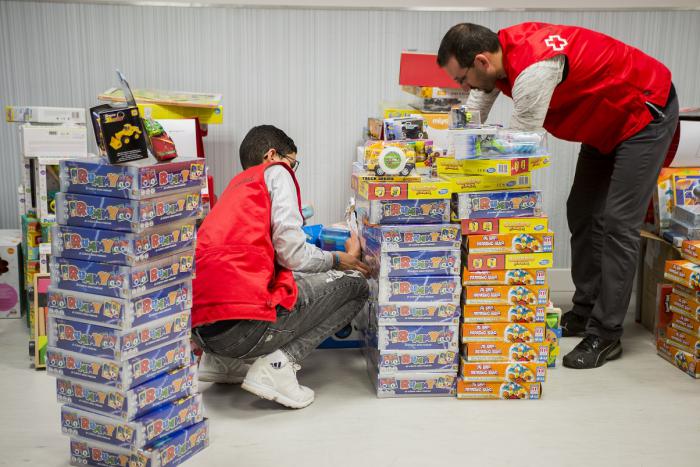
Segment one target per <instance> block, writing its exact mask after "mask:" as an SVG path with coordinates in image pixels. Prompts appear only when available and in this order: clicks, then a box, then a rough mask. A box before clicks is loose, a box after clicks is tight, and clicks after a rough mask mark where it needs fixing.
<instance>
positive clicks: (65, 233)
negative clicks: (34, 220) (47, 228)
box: [51, 218, 195, 266]
mask: <svg viewBox="0 0 700 467" xmlns="http://www.w3.org/2000/svg"><path fill="white" fill-rule="evenodd" d="M51 235H52V238H53V241H52V242H51V247H52V248H51V251H52V254H53V255H54V256H61V257H63V258H72V259H82V260H85V261H98V262H101V263H110V264H123V265H126V266H133V265H135V264H139V263H143V262H145V261H148V260H152V259H155V258H158V257H161V256H165V255H168V254H173V253H175V252H178V251H183V250H187V249H192V248H194V239H195V219H194V218H192V219H186V220H183V221H180V222H177V223H173V224H167V225H163V226H159V227H153V228H151V229H148V230H144V231H143V232H141V233H129V232H118V231H114V230H102V229H93V228H85V227H72V226H68V225H54V226H53V227H52V230H51Z"/></svg>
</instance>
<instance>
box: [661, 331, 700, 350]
mask: <svg viewBox="0 0 700 467" xmlns="http://www.w3.org/2000/svg"><path fill="white" fill-rule="evenodd" d="M666 342H667V343H668V344H670V345H673V346H675V347H678V348H679V349H681V350H683V351H685V352H688V353H690V354H692V355H693V356H694V357H695V358H700V337H698V336H693V335H690V334H687V333H685V332H683V331H679V330H678V329H676V328H674V327H673V326H668V327H667V328H666Z"/></svg>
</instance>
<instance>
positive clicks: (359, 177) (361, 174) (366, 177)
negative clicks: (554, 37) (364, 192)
mask: <svg viewBox="0 0 700 467" xmlns="http://www.w3.org/2000/svg"><path fill="white" fill-rule="evenodd" d="M362 149H363V150H364V148H362ZM421 180H422V178H421V176H420V175H406V176H403V175H382V176H379V175H377V174H375V173H374V172H367V171H366V170H365V169H364V167H363V166H362V164H361V163H358V162H356V163H354V164H353V174H352V176H351V178H350V188H352V189H353V191H358V190H359V189H360V183H382V182H398V183H408V182H420V181H421Z"/></svg>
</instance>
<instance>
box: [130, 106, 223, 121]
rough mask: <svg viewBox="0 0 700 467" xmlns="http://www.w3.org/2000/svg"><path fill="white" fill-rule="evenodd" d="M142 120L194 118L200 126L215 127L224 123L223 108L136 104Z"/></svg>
mask: <svg viewBox="0 0 700 467" xmlns="http://www.w3.org/2000/svg"><path fill="white" fill-rule="evenodd" d="M136 106H137V107H138V108H139V113H140V114H141V115H143V118H152V119H153V120H175V119H191V118H196V119H198V120H199V123H200V124H201V125H209V124H212V125H217V124H221V123H223V122H224V106H223V105H217V106H216V107H213V108H211V107H185V106H179V105H161V104H151V103H139V102H137V103H136Z"/></svg>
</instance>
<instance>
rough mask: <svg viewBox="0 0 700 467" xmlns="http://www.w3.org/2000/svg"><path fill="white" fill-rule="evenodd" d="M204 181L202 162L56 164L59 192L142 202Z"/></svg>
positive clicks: (149, 159)
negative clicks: (140, 200)
mask: <svg viewBox="0 0 700 467" xmlns="http://www.w3.org/2000/svg"><path fill="white" fill-rule="evenodd" d="M205 179H206V173H205V165H204V159H202V158H183V157H180V158H178V159H177V160H176V161H172V162H165V163H158V162H156V161H155V160H153V159H152V158H148V159H142V160H139V161H133V162H127V163H125V164H119V165H111V164H109V163H108V162H107V161H106V160H104V159H101V160H98V161H89V162H86V161H76V160H68V161H61V163H60V180H61V191H62V192H67V193H79V194H85V195H99V196H109V197H112V198H130V199H143V198H152V197H154V196H160V195H163V194H166V193H170V192H172V191H176V190H182V189H187V188H198V189H200V190H201V187H202V184H203V182H204V180H205Z"/></svg>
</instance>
